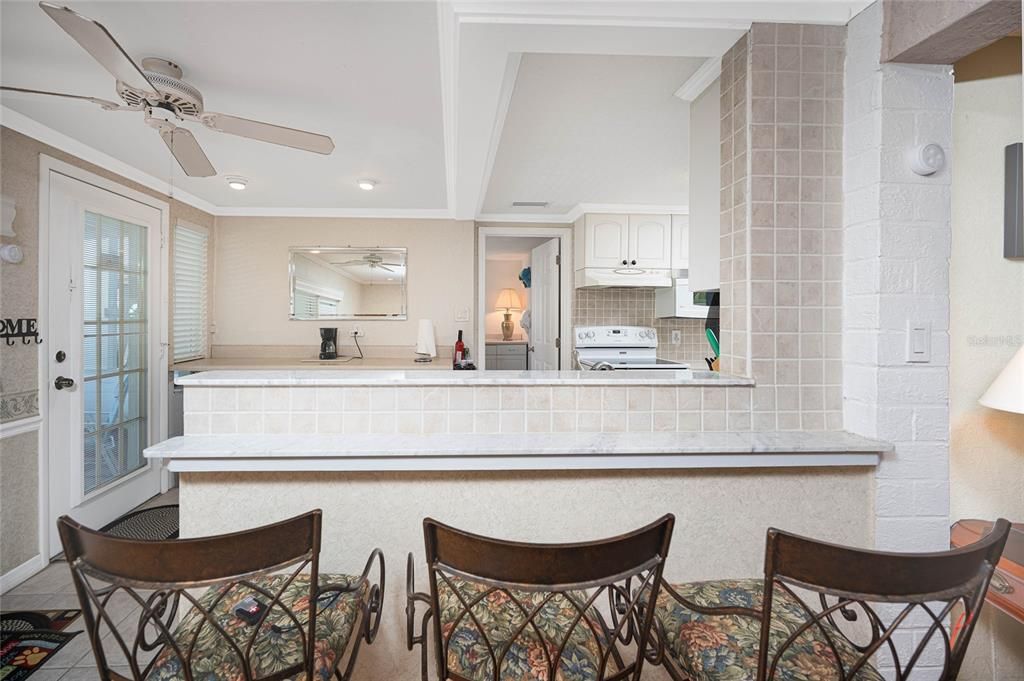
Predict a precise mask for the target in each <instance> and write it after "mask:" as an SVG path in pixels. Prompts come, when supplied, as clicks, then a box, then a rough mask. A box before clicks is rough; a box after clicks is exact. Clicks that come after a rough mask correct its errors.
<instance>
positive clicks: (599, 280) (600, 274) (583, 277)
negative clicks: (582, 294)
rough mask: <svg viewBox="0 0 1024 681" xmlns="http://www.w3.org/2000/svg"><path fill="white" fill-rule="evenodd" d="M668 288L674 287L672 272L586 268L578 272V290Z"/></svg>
mask: <svg viewBox="0 0 1024 681" xmlns="http://www.w3.org/2000/svg"><path fill="white" fill-rule="evenodd" d="M613 286H614V287H616V288H624V287H631V288H668V287H671V286H672V271H671V270H643V269H635V268H622V269H605V268H603V267H585V268H583V269H580V270H576V288H611V287H613Z"/></svg>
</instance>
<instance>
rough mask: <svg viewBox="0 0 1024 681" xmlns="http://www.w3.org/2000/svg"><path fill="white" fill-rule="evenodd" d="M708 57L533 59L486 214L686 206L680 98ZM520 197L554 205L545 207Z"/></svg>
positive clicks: (527, 62)
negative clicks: (585, 206)
mask: <svg viewBox="0 0 1024 681" xmlns="http://www.w3.org/2000/svg"><path fill="white" fill-rule="evenodd" d="M703 63H704V60H703V59H693V58H689V59H688V58H682V57H629V56H607V55H600V56H595V55H565V54H559V55H550V54H543V55H541V54H527V55H524V56H523V58H522V62H521V63H520V66H519V75H518V77H517V79H516V85H515V90H514V94H513V96H512V101H511V104H510V106H509V111H508V116H507V117H506V119H505V127H504V130H503V132H502V136H501V142H500V144H499V146H498V153H497V156H496V157H495V162H494V169H493V171H492V173H491V181H490V185H489V187H488V189H487V194H486V198H485V200H484V205H483V212H484V213H512V212H530V213H533V212H536V213H554V214H562V213H567V212H569V211H570V210H571V209H572V208H573V206H575V205H576V204H578V203H631V204H662V205H686V197H687V183H688V173H687V166H688V163H687V156H688V150H689V148H688V143H687V137H688V135H687V130H688V127H689V117H690V110H689V105H688V104H687V103H686V102H684V101H683V100H681V99H679V98H678V97H675V96H674V94H673V93H674V92H675V91H676V90H677V89H678V88H679V86H680V84H682V83H683V82H685V81H686V80H687V78H689V77H690V76H691V75H693V72H694V71H696V70H697V69H698V68H699V67H700V66H701V64H703ZM514 201H549V202H550V203H549V205H548V206H546V207H544V208H535V209H531V208H519V207H513V205H512V203H513V202H514Z"/></svg>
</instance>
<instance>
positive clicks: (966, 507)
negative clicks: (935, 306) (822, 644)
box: [950, 73, 1024, 681]
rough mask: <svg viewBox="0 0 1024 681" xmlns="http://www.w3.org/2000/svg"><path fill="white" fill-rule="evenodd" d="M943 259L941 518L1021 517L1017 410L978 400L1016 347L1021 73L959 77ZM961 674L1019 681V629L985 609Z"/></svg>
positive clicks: (1022, 641) (1021, 315)
mask: <svg viewBox="0 0 1024 681" xmlns="http://www.w3.org/2000/svg"><path fill="white" fill-rule="evenodd" d="M954 97H955V104H954V119H953V158H954V159H955V161H954V163H953V165H952V168H953V244H952V256H951V261H950V310H951V319H950V352H951V357H950V420H951V442H950V494H951V498H950V502H951V508H950V515H951V520H953V521H955V520H957V519H960V518H989V519H990V518H996V517H1005V518H1009V519H1011V520H1014V521H1018V522H1020V521H1024V492H1022V490H1024V415H1021V414H1011V413H1008V412H1003V411H998V410H994V409H987V408H985V407H982V406H981V405H979V404H978V398H979V397H981V395H982V393H984V392H985V390H986V389H987V388H988V386H989V384H990V383H991V382H992V380H993V379H994V378H995V377H996V375H998V373H999V372H1000V371H1001V370H1002V368H1003V367H1004V366H1006V363H1007V362H1008V361H1009V359H1010V357H1011V356H1012V355H1013V353H1014V352H1015V351H1016V349H1017V347H1019V346H1020V344H1021V343H1024V261H1020V260H1016V261H1014V260H1007V259H1005V258H1003V252H1002V249H1003V148H1004V146H1005V145H1007V144H1010V143H1013V142H1019V141H1020V140H1021V122H1022V121H1021V76H1020V74H1019V73H1017V74H1016V75H1010V76H1002V77H999V78H989V79H983V80H974V81H970V82H958V83H957V84H956V86H955V94H954ZM984 613H985V614H984V615H983V616H982V619H981V623H980V625H979V627H978V630H977V632H976V633H975V636H974V639H973V642H972V643H971V650H970V659H969V662H968V664H967V665H965V667H966V668H965V670H964V671H965V673H964V674H962V675H961V677H962V678H967V679H978V680H979V681H980V680H981V679H1000V680H1001V681H1010V680H1011V679H1012V680H1015V681H1020V680H1021V679H1024V627H1022V626H1021V624H1020V623H1019V622H1015V621H1013V620H1011V619H1010V618H1009V617H1008V616H1006V615H1004V614H1002V613H1001V612H998V611H996V610H995V609H993V608H986V609H985V611H984Z"/></svg>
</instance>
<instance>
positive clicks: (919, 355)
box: [907, 320, 932, 363]
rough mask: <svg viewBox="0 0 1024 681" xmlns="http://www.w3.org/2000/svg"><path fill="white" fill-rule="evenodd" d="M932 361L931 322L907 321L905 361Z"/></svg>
mask: <svg viewBox="0 0 1024 681" xmlns="http://www.w3.org/2000/svg"><path fill="white" fill-rule="evenodd" d="M930 361H932V323H931V322H914V321H910V320H908V321H907V362H912V363H922V362H925V363H926V362H930Z"/></svg>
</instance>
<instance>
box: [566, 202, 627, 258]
mask: <svg viewBox="0 0 1024 681" xmlns="http://www.w3.org/2000/svg"><path fill="white" fill-rule="evenodd" d="M579 231H580V230H577V232H579ZM580 237H582V239H580ZM576 238H577V239H580V241H579V243H581V244H582V245H583V253H582V256H583V257H582V258H577V260H576V263H577V265H576V266H577V268H579V267H609V268H614V267H622V261H623V260H626V258H627V251H628V250H629V216H627V215H601V214H593V215H585V216H583V229H582V234H579V233H578V234H577V237H576Z"/></svg>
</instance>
